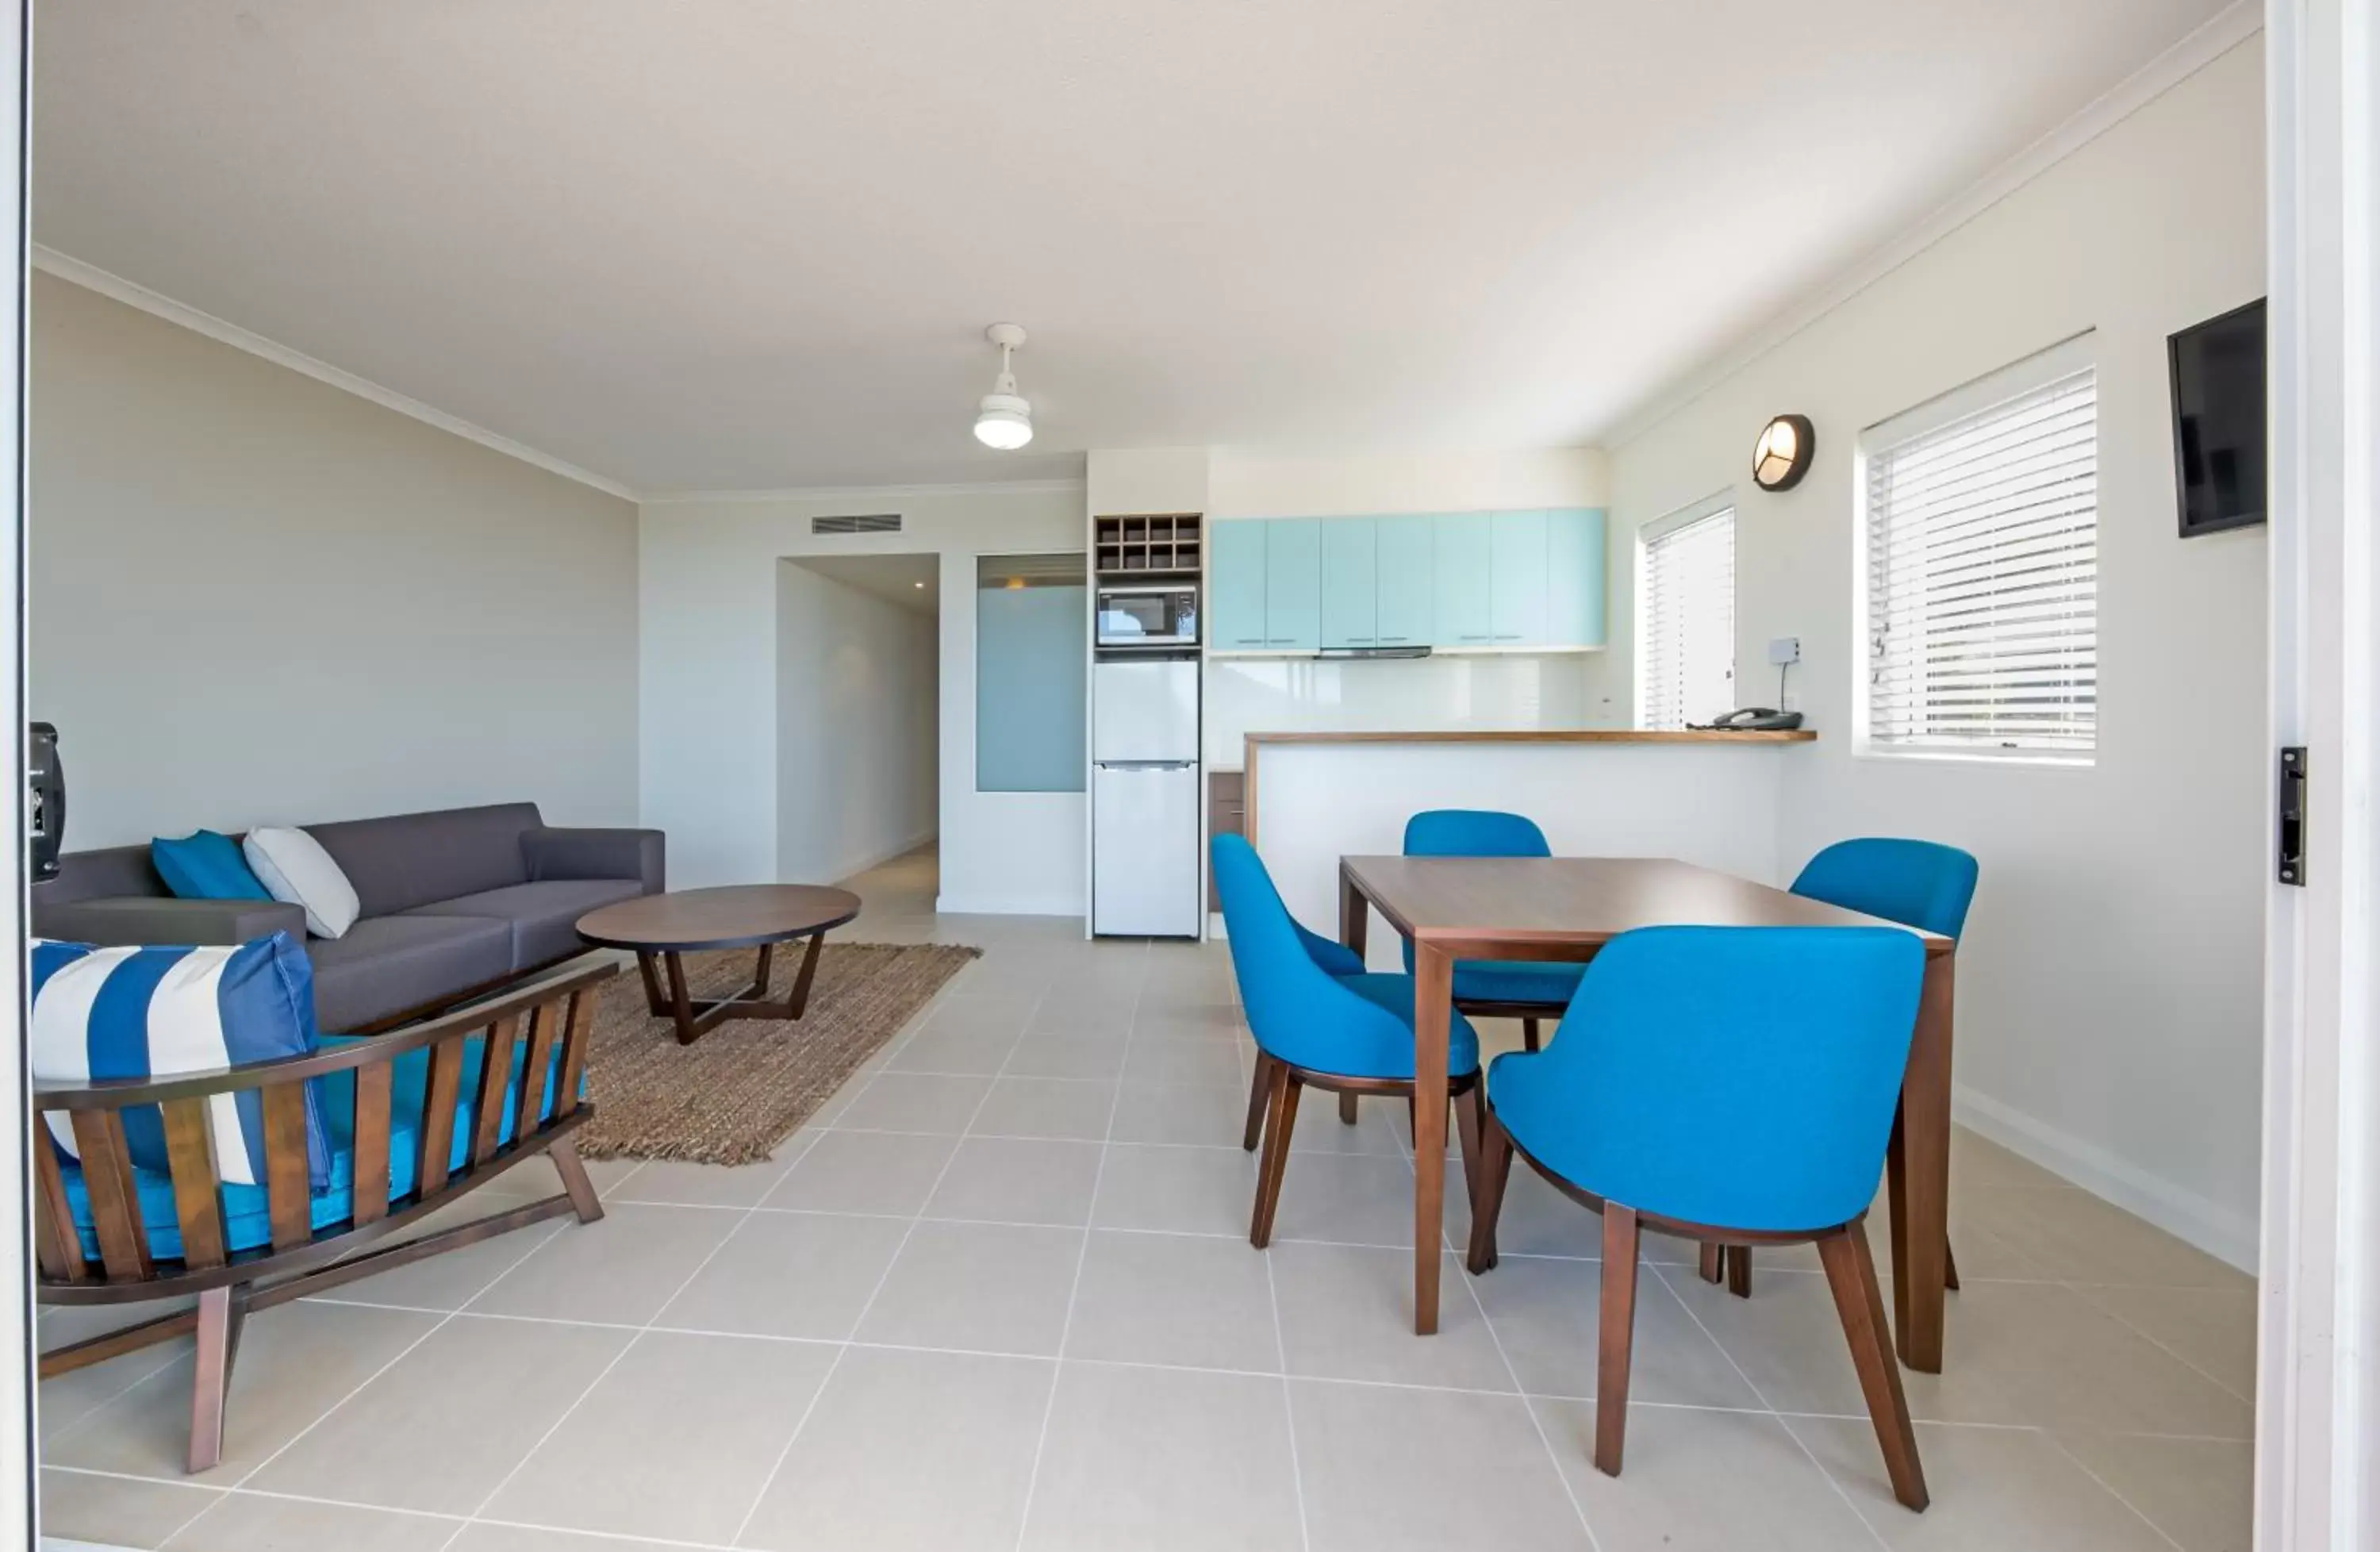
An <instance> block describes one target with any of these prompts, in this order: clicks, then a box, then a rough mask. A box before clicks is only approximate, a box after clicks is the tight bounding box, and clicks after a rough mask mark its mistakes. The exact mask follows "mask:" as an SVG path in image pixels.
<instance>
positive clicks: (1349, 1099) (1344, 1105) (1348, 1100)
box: [1339, 1094, 1355, 1126]
mask: <svg viewBox="0 0 2380 1552" xmlns="http://www.w3.org/2000/svg"><path fill="white" fill-rule="evenodd" d="M1339 1124H1340V1125H1342V1126H1353V1125H1354V1124H1355V1097H1354V1095H1352V1094H1342V1095H1341V1096H1339Z"/></svg>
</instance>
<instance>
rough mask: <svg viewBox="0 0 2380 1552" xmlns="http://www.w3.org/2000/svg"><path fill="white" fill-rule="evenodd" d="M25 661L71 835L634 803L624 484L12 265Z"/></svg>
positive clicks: (631, 621) (631, 607) (95, 842)
mask: <svg viewBox="0 0 2380 1552" xmlns="http://www.w3.org/2000/svg"><path fill="white" fill-rule="evenodd" d="M31 295H32V302H31V310H32V342H31V348H32V363H31V375H32V383H31V403H30V411H31V430H30V481H31V484H30V503H29V511H30V541H31V557H30V579H29V584H28V588H27V593H28V599H29V607H28V613H29V616H30V622H29V623H30V665H29V673H28V680H29V689H30V704H29V709H30V714H31V715H32V716H34V717H36V718H42V719H46V720H48V721H55V722H56V723H57V724H58V730H59V737H60V739H61V748H62V755H63V759H64V763H65V766H66V770H67V778H68V782H69V790H70V796H71V799H72V804H71V807H70V810H69V813H68V818H67V844H68V845H69V846H70V847H73V848H77V849H81V848H88V847H92V846H101V845H111V844H120V843H132V842H142V841H146V840H148V839H149V838H150V837H152V836H154V835H178V834H182V833H185V832H187V831H190V830H192V829H194V828H197V827H199V826H206V827H209V828H212V829H216V830H237V829H242V828H245V827H248V826H250V825H255V824H260V823H265V822H271V821H279V822H284V823H287V822H303V821H307V820H314V819H337V818H357V817H360V816H364V815H371V814H384V813H395V812H402V811H405V810H408V809H417V808H433V807H442V806H450V805H455V804H466V803H480V802H493V801H499V800H513V799H522V798H528V799H534V800H535V801H536V802H538V803H540V805H542V806H544V809H545V814H546V818H548V819H549V820H552V821H554V822H557V823H584V824H620V823H630V822H633V821H634V820H635V818H636V814H637V785H636V771H637V756H636V737H637V672H636V663H637V645H636V643H637V537H636V536H637V529H636V509H635V507H633V506H632V505H630V504H629V503H626V502H624V501H621V500H618V499H617V498H615V497H613V496H608V495H604V494H602V493H601V492H600V491H591V490H589V489H588V488H586V487H585V486H582V485H578V484H576V483H574V482H572V481H570V480H568V479H563V478H561V477H559V476H557V475H553V474H549V473H547V472H545V471H544V470H542V469H539V468H535V467H531V466H529V465H528V464H524V463H521V462H518V461H516V460H515V459H512V458H508V457H506V456H504V455H503V454H500V453H496V452H492V451H491V450H489V449H488V448H485V447H481V446H480V445H478V444H476V443H470V442H467V441H465V440H464V439H462V438H460V437H457V436H454V435H452V434H450V433H448V432H445V431H442V430H436V429H434V428H431V427H429V426H425V425H423V424H421V423H420V422H419V421H417V420H413V419H410V418H407V417H405V416H402V415H399V414H397V413H395V411H393V410H389V409H385V408H383V407H381V406H377V405H374V404H370V403H368V402H367V401H365V400H363V399H359V398H357V397H355V396H354V395H352V394H346V393H343V392H341V391H340V390H338V389H336V388H333V387H330V386H328V385H326V384H324V383H322V382H316V381H315V380H313V379H311V378H309V377H305V376H301V375H300V374H298V373H297V372H295V371H291V370H288V369H286V368H284V367H280V366H276V365H274V364H273V363H271V362H269V361H266V360H263V359H261V358H258V357H255V356H251V355H249V354H247V353H246V352H243V351H240V350H236V349H234V348H232V347H231V346H227V345H223V344H219V343H217V342H216V341H213V340H211V339H207V338H205V337H203V336H201V335H199V334H196V333H190V332H189V331H188V330H186V329H183V328H181V327H179V326H178V325H176V324H173V323H168V322H165V321H163V320H160V319H157V318H154V317H152V316H150V315H149V314H147V313H143V312H140V311H137V310H135V309H131V308H128V307H126V306H124V305H123V304H121V303H119V302H115V301H111V300H109V299H107V298H106V297H101V296H98V295H97V294H95V293H93V292H91V291H87V290H84V289H82V288H81V287H80V286H77V285H70V284H68V283H67V282H66V281H63V280H59V279H57V278H56V277H55V276H52V275H48V274H38V273H37V274H35V275H34V276H33V277H32V293H31Z"/></svg>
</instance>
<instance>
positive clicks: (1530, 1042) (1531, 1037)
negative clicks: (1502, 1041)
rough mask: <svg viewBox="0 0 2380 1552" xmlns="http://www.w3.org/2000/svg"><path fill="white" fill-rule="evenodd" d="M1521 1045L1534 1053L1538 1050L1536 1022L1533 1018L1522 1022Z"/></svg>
mask: <svg viewBox="0 0 2380 1552" xmlns="http://www.w3.org/2000/svg"><path fill="white" fill-rule="evenodd" d="M1521 1044H1522V1045H1524V1046H1525V1047H1526V1048H1528V1049H1530V1050H1533V1051H1534V1050H1536V1049H1537V1021H1536V1020H1535V1019H1533V1018H1524V1019H1523V1020H1522V1021H1521Z"/></svg>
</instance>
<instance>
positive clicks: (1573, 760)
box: [1243, 729, 1817, 969]
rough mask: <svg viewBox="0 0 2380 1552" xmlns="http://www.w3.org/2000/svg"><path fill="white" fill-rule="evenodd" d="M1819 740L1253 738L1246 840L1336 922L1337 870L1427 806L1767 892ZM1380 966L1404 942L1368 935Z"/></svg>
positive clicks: (1620, 735) (1298, 897) (1611, 734)
mask: <svg viewBox="0 0 2380 1552" xmlns="http://www.w3.org/2000/svg"><path fill="white" fill-rule="evenodd" d="M1816 736H1817V735H1816V734H1814V733H1810V732H1806V731H1795V732H1791V733H1694V732H1684V733H1652V732H1640V731H1631V730H1626V729H1609V730H1581V731H1573V732H1559V733H1556V732H1512V733H1483V732H1472V731H1461V732H1414V733H1397V732H1379V733H1374V732H1361V733H1357V732H1316V733H1252V734H1248V735H1247V739H1246V758H1245V765H1244V767H1243V770H1244V777H1243V780H1244V782H1245V828H1246V832H1247V835H1248V839H1249V840H1250V841H1251V842H1252V843H1254V844H1255V845H1256V847H1257V851H1258V852H1259V853H1260V854H1261V855H1263V857H1264V859H1265V864H1266V866H1267V867H1268V868H1269V869H1270V871H1271V873H1272V876H1273V879H1274V880H1275V882H1276V883H1277V884H1278V885H1279V887H1280V889H1281V896H1282V899H1283V900H1284V901H1285V902H1286V903H1288V905H1289V907H1290V909H1291V910H1292V911H1293V912H1295V913H1296V914H1297V915H1298V916H1299V917H1300V918H1301V919H1305V920H1309V921H1329V920H1330V919H1332V915H1333V913H1334V912H1335V910H1336V909H1337V906H1338V903H1339V902H1338V884H1339V859H1340V858H1341V857H1342V856H1350V855H1356V856H1361V855H1383V854H1390V853H1394V852H1396V851H1398V850H1399V849H1400V848H1401V846H1402V844H1403V836H1404V824H1405V820H1406V819H1407V818H1411V817H1412V816H1413V815H1414V814H1415V813H1418V812H1420V811H1421V810H1423V809H1425V808H1500V809H1507V810H1510V811H1512V812H1514V813H1520V814H1526V815H1528V816H1529V817H1530V818H1533V819H1535V820H1536V822H1537V823H1538V824H1539V825H1540V826H1542V827H1543V828H1544V830H1545V832H1546V836H1547V838H1548V840H1549V841H1550V842H1551V843H1552V844H1553V849H1554V851H1555V852H1556V853H1557V854H1558V855H1568V856H1666V857H1676V858H1679V859H1681V860H1682V861H1685V862H1691V863H1695V864H1697V865H1699V866H1702V867H1715V868H1718V869H1719V870H1720V871H1722V872H1727V873H1733V874H1735V875H1737V876H1739V877H1742V878H1747V879H1756V880H1759V881H1761V882H1764V883H1778V882H1781V881H1782V879H1783V876H1785V875H1786V874H1787V873H1788V872H1789V871H1790V870H1789V868H1788V866H1787V865H1788V862H1789V860H1790V861H1791V862H1792V863H1794V864H1798V863H1799V862H1800V861H1801V859H1800V858H1798V857H1796V858H1791V859H1788V858H1786V857H1785V856H1783V855H1782V838H1781V836H1780V833H1779V829H1780V827H1779V809H1780V806H1781V804H1780V800H1781V794H1782V791H1783V785H1784V782H1785V780H1786V777H1787V773H1788V770H1789V764H1788V762H1790V761H1791V760H1792V759H1793V758H1794V757H1795V755H1796V753H1797V751H1798V750H1799V748H1800V746H1803V745H1806V744H1809V743H1811V742H1812V741H1813V740H1815V738H1816ZM1371 941H1372V954H1373V956H1374V959H1375V962H1376V963H1377V964H1378V965H1379V967H1381V968H1384V969H1386V968H1391V967H1394V966H1395V965H1396V964H1397V963H1398V949H1397V946H1396V944H1397V937H1396V934H1395V933H1393V932H1388V931H1383V932H1380V933H1377V934H1374V935H1373V937H1372V940H1371Z"/></svg>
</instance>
